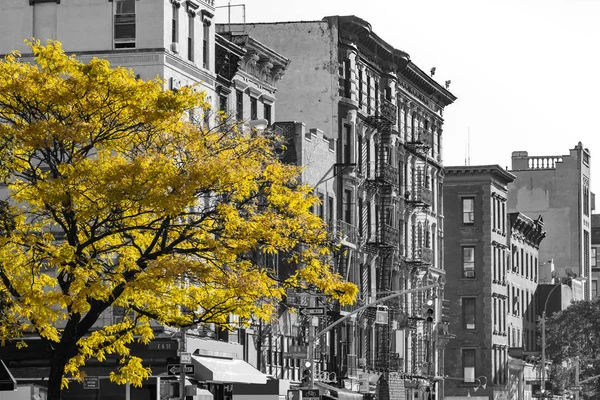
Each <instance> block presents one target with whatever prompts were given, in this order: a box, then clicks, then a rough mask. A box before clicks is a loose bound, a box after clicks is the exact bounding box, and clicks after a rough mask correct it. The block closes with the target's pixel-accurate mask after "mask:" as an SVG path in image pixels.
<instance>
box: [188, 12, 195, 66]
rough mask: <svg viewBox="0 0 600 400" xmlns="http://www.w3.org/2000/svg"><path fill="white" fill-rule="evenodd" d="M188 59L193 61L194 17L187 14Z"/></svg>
mask: <svg viewBox="0 0 600 400" xmlns="http://www.w3.org/2000/svg"><path fill="white" fill-rule="evenodd" d="M187 46H188V60H190V61H194V17H193V16H192V15H191V14H189V18H188V43H187Z"/></svg>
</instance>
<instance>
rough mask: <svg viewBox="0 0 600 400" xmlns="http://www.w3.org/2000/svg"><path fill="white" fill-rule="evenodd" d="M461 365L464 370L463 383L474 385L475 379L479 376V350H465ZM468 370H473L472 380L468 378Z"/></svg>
mask: <svg viewBox="0 0 600 400" xmlns="http://www.w3.org/2000/svg"><path fill="white" fill-rule="evenodd" d="M461 363H462V370H463V381H464V382H465V383H474V382H475V377H476V376H477V349H474V348H463V349H462V351H461ZM467 364H468V365H467ZM467 368H469V369H470V368H472V369H473V372H472V377H473V379H472V380H471V379H470V377H468V376H467Z"/></svg>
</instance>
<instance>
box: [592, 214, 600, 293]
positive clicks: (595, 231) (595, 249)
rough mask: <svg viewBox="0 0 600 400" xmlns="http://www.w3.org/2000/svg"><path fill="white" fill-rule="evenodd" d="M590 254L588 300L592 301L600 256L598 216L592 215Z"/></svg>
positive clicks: (599, 267) (599, 273)
mask: <svg viewBox="0 0 600 400" xmlns="http://www.w3.org/2000/svg"><path fill="white" fill-rule="evenodd" d="M591 250H592V252H591V256H590V266H591V267H592V288H591V293H590V298H591V299H592V300H593V299H595V298H596V297H598V282H599V279H600V263H598V254H600V251H599V250H600V215H599V214H592V249H591Z"/></svg>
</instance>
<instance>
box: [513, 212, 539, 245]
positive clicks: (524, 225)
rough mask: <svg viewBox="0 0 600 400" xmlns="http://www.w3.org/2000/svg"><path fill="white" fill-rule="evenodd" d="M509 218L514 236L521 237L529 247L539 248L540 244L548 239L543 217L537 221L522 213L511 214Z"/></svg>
mask: <svg viewBox="0 0 600 400" xmlns="http://www.w3.org/2000/svg"><path fill="white" fill-rule="evenodd" d="M508 218H509V222H510V226H511V229H512V231H513V235H515V234H516V235H521V236H522V237H523V239H524V240H525V241H526V242H527V243H528V244H529V245H531V246H533V247H535V248H539V246H540V243H541V242H542V240H543V239H544V238H545V237H546V232H545V231H544V230H543V227H544V221H543V219H542V216H541V215H540V216H539V217H538V218H537V219H536V220H535V221H534V220H532V219H531V218H529V217H528V216H526V215H525V214H521V213H520V212H514V213H510V214H508Z"/></svg>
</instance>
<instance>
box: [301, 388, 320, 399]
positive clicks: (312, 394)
mask: <svg viewBox="0 0 600 400" xmlns="http://www.w3.org/2000/svg"><path fill="white" fill-rule="evenodd" d="M302 400H319V389H302Z"/></svg>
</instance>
